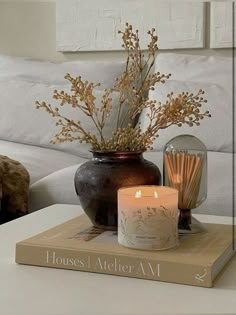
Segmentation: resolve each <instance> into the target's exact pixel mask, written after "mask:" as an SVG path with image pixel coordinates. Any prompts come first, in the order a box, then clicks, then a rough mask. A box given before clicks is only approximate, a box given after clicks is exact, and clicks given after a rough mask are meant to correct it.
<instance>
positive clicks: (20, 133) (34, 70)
mask: <svg viewBox="0 0 236 315" xmlns="http://www.w3.org/2000/svg"><path fill="white" fill-rule="evenodd" d="M124 66H125V63H124V62H93V61H91V62H80V61H78V62H76V61H75V62H65V63H62V64H55V63H51V62H43V61H41V62H40V61H33V60H27V59H21V58H13V57H5V56H0V95H1V98H0V114H1V123H0V139H3V140H9V141H14V142H19V143H24V144H31V145H37V146H42V147H51V148H53V149H58V150H62V151H65V152H69V153H73V154H76V155H78V156H81V157H89V156H90V153H89V149H90V146H89V145H87V144H84V143H80V142H79V141H73V142H64V143H61V144H50V140H51V139H52V138H53V136H54V135H55V134H56V133H57V132H58V131H59V130H60V127H56V126H55V122H56V120H55V119H53V118H52V117H51V116H49V114H48V113H46V111H44V110H42V109H39V110H37V109H36V106H35V101H36V100H37V101H40V102H41V101H45V102H46V103H50V104H51V105H57V106H58V105H59V102H57V101H56V100H53V98H52V95H53V91H54V90H55V89H57V90H64V91H68V92H69V87H70V84H69V82H68V81H66V80H65V79H64V75H65V74H66V73H68V72H69V73H71V75H73V76H77V75H81V76H82V78H84V79H87V80H89V81H92V82H94V83H97V82H101V84H102V85H101V88H100V89H99V88H98V89H96V90H95V91H94V94H95V97H96V102H95V103H96V104H97V105H100V104H101V98H102V90H101V89H103V88H108V87H111V86H113V84H114V82H115V78H116V77H117V76H119V75H120V74H121V73H122V71H123V69H124ZM118 97H119V95H118V93H113V96H112V98H113V101H112V106H113V108H112V111H111V115H110V117H109V119H108V120H107V125H106V126H105V128H104V135H105V137H106V138H108V137H110V136H111V133H112V131H113V130H114V127H115V124H114V121H115V118H116V117H117V114H118V100H119V98H118ZM60 110H61V112H62V114H63V115H64V116H66V117H68V118H71V119H74V120H76V121H78V120H80V121H81V123H82V126H83V127H84V128H85V129H86V130H89V131H90V132H93V133H95V134H97V135H98V133H97V132H96V130H95V128H94V125H93V123H92V120H91V119H89V118H88V117H87V116H86V115H85V114H83V113H81V112H80V111H79V110H78V109H74V108H72V107H71V106H70V105H65V106H63V107H60ZM123 114H125V113H124V112H123Z"/></svg>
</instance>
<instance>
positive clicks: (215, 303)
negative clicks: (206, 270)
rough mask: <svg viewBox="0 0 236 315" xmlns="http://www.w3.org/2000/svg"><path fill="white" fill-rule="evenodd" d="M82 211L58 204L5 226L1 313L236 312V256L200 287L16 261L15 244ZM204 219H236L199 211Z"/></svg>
mask: <svg viewBox="0 0 236 315" xmlns="http://www.w3.org/2000/svg"><path fill="white" fill-rule="evenodd" d="M80 213H82V210H81V208H80V207H79V206H72V205H53V206H51V207H48V208H45V209H42V210H40V211H37V212H34V213H32V214H30V215H28V216H25V217H22V218H20V219H17V220H15V221H12V222H9V223H6V224H4V225H2V226H0V314H1V315H10V314H11V315H39V314H40V315H54V314H55V315H86V314H89V315H91V314H101V315H106V314H107V315H108V314H109V315H112V314H135V315H139V314H143V315H147V314H152V315H154V314H164V313H169V314H177V313H178V314H207V313H214V314H227V313H236V257H235V256H234V258H233V259H232V260H231V261H230V263H229V264H228V266H227V268H226V270H225V272H224V273H223V274H222V275H221V276H220V277H219V278H218V280H217V281H216V282H215V286H214V288H210V289H209V288H200V287H193V286H187V285H178V284H173V283H165V282H158V281H149V280H141V279H133V278H126V277H118V276H111V275H103V274H95V273H86V272H79V271H70V270H62V269H53V268H45V267H34V266H24V265H17V264H15V244H16V242H17V241H20V240H22V239H25V238H27V237H30V236H32V235H34V234H36V233H39V232H41V231H43V230H46V229H48V228H51V227H53V226H55V225H57V224H60V223H62V222H64V221H66V220H69V219H71V218H73V217H75V216H77V215H79V214H80ZM196 217H197V218H198V219H200V220H201V221H202V222H215V223H226V224H231V223H232V219H231V218H227V217H216V216H203V215H198V216H196Z"/></svg>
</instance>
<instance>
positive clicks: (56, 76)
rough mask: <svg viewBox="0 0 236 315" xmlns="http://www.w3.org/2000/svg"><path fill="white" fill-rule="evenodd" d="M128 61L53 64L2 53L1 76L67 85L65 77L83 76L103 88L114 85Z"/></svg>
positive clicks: (0, 61)
mask: <svg viewBox="0 0 236 315" xmlns="http://www.w3.org/2000/svg"><path fill="white" fill-rule="evenodd" d="M125 65H126V62H125V61H119V60H116V61H93V60H88V61H82V60H78V61H67V62H62V63H53V62H49V61H43V60H32V59H29V58H20V57H10V56H4V55H0V78H4V79H19V80H24V81H29V82H35V83H45V84H56V85H57V84H65V79H64V76H65V74H66V73H70V74H71V75H72V76H79V75H80V76H81V77H82V79H85V80H88V81H91V82H93V83H101V89H103V88H109V87H112V86H113V85H114V83H115V79H116V78H117V77H118V76H119V75H121V73H122V72H123V71H124V69H125Z"/></svg>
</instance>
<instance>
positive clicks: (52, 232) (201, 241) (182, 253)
mask: <svg viewBox="0 0 236 315" xmlns="http://www.w3.org/2000/svg"><path fill="white" fill-rule="evenodd" d="M206 227H207V232H206V233H203V234H196V235H185V236H182V237H181V238H180V245H179V247H177V248H174V249H169V250H164V251H143V250H134V249H129V248H125V247H122V246H121V245H119V244H118V241H117V232H116V231H105V230H101V229H98V228H95V227H94V226H92V224H91V222H90V220H89V218H88V217H87V216H86V215H82V216H79V217H76V218H74V219H72V220H69V221H67V222H65V223H63V224H60V225H58V226H56V227H54V228H51V229H49V230H47V231H45V232H43V233H40V234H38V235H35V236H33V237H31V238H28V239H26V240H23V241H21V242H18V243H17V244H16V257H15V258H16V263H19V264H26V265H35V266H44V267H53V268H63V269H72V270H80V271H86V272H96V273H104V274H111V275H119V276H127V277H134V278H143V279H150V280H158V281H166V282H174V283H181V284H188V285H195V286H201V287H211V286H213V281H214V279H215V278H216V276H217V275H218V274H219V273H220V271H221V270H222V269H223V267H224V265H225V264H226V263H227V262H228V261H229V259H230V258H231V257H232V256H233V253H234V251H233V246H232V227H231V226H229V225H222V224H207V225H206Z"/></svg>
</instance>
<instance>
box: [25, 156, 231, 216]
mask: <svg viewBox="0 0 236 315" xmlns="http://www.w3.org/2000/svg"><path fill="white" fill-rule="evenodd" d="M144 157H145V158H146V159H147V160H149V161H152V162H153V163H155V164H157V165H158V167H159V169H160V171H161V173H162V164H163V154H162V152H146V153H144ZM232 159H233V154H231V153H223V152H208V193H207V199H206V200H205V201H204V202H203V203H202V205H200V206H199V207H198V208H196V209H194V210H193V212H195V213H202V214H212V215H225V216H231V215H232V197H233V191H232V176H233V175H232ZM78 167H79V164H77V165H72V166H69V167H66V168H64V169H62V170H58V171H55V172H54V173H52V174H50V175H48V176H46V177H44V178H42V179H41V180H39V181H38V182H36V183H34V184H33V185H31V188H30V196H29V201H30V211H31V212H32V211H35V210H38V209H41V208H44V207H46V206H49V205H51V204H54V203H63V204H79V200H78V198H77V196H76V192H75V188H74V175H75V172H76V170H77V168H78Z"/></svg>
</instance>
